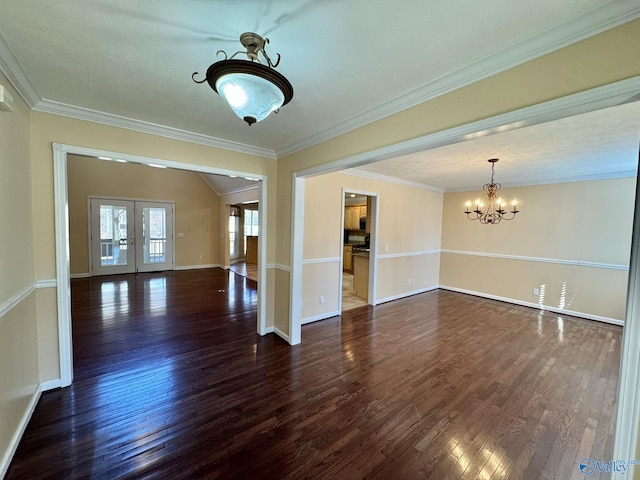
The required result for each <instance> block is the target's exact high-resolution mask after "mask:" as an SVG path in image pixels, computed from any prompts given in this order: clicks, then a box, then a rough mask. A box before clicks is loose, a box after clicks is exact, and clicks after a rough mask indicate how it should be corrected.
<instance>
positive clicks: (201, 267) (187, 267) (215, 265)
mask: <svg viewBox="0 0 640 480" xmlns="http://www.w3.org/2000/svg"><path fill="white" fill-rule="evenodd" d="M206 268H222V269H225V270H228V269H229V267H223V266H222V265H220V264H219V263H209V264H206V265H181V266H179V267H174V270H204V269H206Z"/></svg>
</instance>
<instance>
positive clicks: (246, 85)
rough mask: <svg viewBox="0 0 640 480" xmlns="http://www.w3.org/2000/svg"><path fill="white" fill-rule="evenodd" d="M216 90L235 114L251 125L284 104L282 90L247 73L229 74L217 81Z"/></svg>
mask: <svg viewBox="0 0 640 480" xmlns="http://www.w3.org/2000/svg"><path fill="white" fill-rule="evenodd" d="M215 86H216V90H217V92H218V93H219V94H220V96H221V97H222V98H224V99H225V101H226V102H227V103H228V104H229V106H230V107H231V109H232V110H233V111H234V112H235V114H236V115H237V116H238V117H240V118H241V119H243V120H244V121H245V122H247V123H248V124H249V125H251V124H252V123H255V122H259V121H261V120H264V119H265V118H266V117H267V116H268V115H269V114H270V113H271V112H273V111H274V110H277V109H278V108H280V107H281V106H282V104H283V103H284V100H285V97H284V94H283V93H282V91H281V90H280V88H278V87H277V86H276V85H274V84H273V83H271V82H270V81H268V80H266V79H264V78H261V77H257V76H255V75H250V74H247V73H229V74H226V75H222V76H221V77H220V78H218V79H217V81H216V83H215Z"/></svg>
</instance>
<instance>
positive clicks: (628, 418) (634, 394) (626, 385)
mask: <svg viewBox="0 0 640 480" xmlns="http://www.w3.org/2000/svg"><path fill="white" fill-rule="evenodd" d="M638 168H639V170H640V166H639V167H638ZM634 211H635V216H634V219H633V234H632V242H631V258H630V262H629V280H628V288H627V312H626V316H625V327H624V330H623V331H622V351H621V354H620V356H621V358H620V376H619V380H618V402H617V403H618V408H617V415H616V430H615V437H614V444H613V456H612V458H613V459H632V458H638V457H637V456H636V455H637V454H638V426H639V425H640V318H638V317H640V277H639V275H640V273H639V272H640V190H638V189H636V201H635V210H634ZM629 473H630V476H625V475H621V474H620V473H617V472H614V473H613V475H612V476H611V478H612V479H616V480H621V479H624V478H632V479H633V478H639V477H638V472H637V471H635V469H631V470H629Z"/></svg>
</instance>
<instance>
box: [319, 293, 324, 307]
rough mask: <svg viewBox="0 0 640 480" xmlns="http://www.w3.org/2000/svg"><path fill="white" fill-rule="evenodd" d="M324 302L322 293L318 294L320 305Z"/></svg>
mask: <svg viewBox="0 0 640 480" xmlns="http://www.w3.org/2000/svg"><path fill="white" fill-rule="evenodd" d="M323 304H324V295H320V305H323Z"/></svg>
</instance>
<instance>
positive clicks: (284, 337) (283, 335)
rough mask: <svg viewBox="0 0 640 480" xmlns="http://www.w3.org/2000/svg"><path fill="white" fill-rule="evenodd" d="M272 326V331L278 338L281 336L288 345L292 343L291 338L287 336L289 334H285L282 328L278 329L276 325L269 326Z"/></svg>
mask: <svg viewBox="0 0 640 480" xmlns="http://www.w3.org/2000/svg"><path fill="white" fill-rule="evenodd" d="M271 328H273V332H272V333H275V334H276V335H278V336H279V337H280V338H282V339H283V340H284V341H285V342H287V343H288V344H289V345H292V343H291V339H290V338H289V335H287V334H286V333H284V332H283V331H282V330H280V329H279V328H278V327H271Z"/></svg>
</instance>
